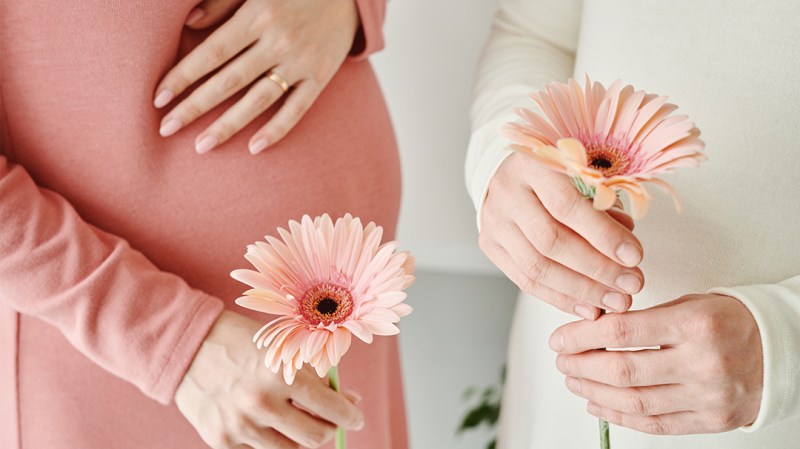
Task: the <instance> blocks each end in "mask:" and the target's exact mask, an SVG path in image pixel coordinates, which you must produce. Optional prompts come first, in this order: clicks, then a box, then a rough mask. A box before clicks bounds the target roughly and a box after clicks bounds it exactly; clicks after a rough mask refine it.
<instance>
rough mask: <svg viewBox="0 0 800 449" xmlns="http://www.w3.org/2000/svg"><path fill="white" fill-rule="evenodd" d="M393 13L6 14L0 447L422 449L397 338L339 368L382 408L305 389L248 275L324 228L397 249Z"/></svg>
mask: <svg viewBox="0 0 800 449" xmlns="http://www.w3.org/2000/svg"><path fill="white" fill-rule="evenodd" d="M384 10H385V2H384V1H383V0H357V1H355V2H354V1H353V0H335V1H327V2H316V1H312V0H309V1H303V2H298V1H294V2H290V1H285V2H284V1H281V0H273V1H257V0H249V1H247V2H244V3H243V4H242V2H241V1H235V0H234V1H231V2H220V1H211V0H209V1H207V2H204V3H203V4H200V5H198V4H197V0H194V1H193V0H185V1H183V0H178V1H173V2H160V1H152V0H132V1H112V2H92V1H86V0H68V1H64V2H48V1H44V0H32V1H28V2H14V1H11V0H0V51H1V52H2V53H0V94H1V96H0V113H2V133H1V134H0V136H2V147H0V148H1V150H2V154H1V155H0V230H2V231H0V447H2V448H3V449H19V448H24V449H44V448H54V447H63V448H88V449H91V448H137V449H138V448H162V447H163V448H199V447H206V444H207V445H210V446H212V447H214V448H228V447H253V448H259V449H260V448H288V447H298V444H302V445H303V446H311V447H316V446H319V445H321V444H326V446H325V447H332V443H330V442H327V441H329V440H330V438H331V437H332V436H333V431H334V429H335V425H341V426H345V427H348V428H351V429H358V428H360V427H361V426H362V425H363V426H364V427H363V429H362V430H360V431H358V432H356V431H353V432H349V434H348V443H349V445H350V447H351V448H387V449H389V448H405V447H407V442H406V430H405V415H404V413H405V412H404V409H403V397H402V385H401V380H400V370H399V360H398V351H397V343H396V340H395V338H394V337H392V338H382V339H375V341H374V342H373V343H372V344H371V345H369V346H367V345H365V344H363V343H361V342H360V341H356V339H354V341H353V345H352V347H351V349H350V354H349V355H348V357H347V358H345V359H344V360H343V361H342V363H341V365H340V374H341V376H342V380H343V386H344V388H345V389H347V388H348V387H350V388H352V389H355V390H357V392H358V395H360V396H361V398H359V396H358V395H355V394H348V395H347V396H346V397H347V399H345V396H344V395H339V394H336V393H334V392H332V390H330V389H329V388H327V387H326V386H325V384H324V382H323V381H321V380H320V379H318V378H317V377H316V375H315V374H313V372H311V370H304V371H301V373H303V372H305V373H306V375H298V378H297V379H296V380H295V383H294V384H293V385H292V386H291V387H288V386H286V385H285V383H283V381H282V380H281V378H280V376H279V375H273V374H272V372H270V371H269V370H268V369H266V368H265V367H264V366H263V358H262V357H263V353H260V352H259V351H258V350H257V349H256V348H255V347H254V345H253V344H252V341H251V337H252V334H253V332H254V331H255V330H256V329H257V328H258V327H260V323H259V322H257V321H255V320H256V319H258V320H263V319H264V317H263V316H261V317H258V316H256V315H255V314H251V313H249V312H248V311H246V310H243V309H241V308H238V307H236V306H235V305H234V303H233V299H235V298H237V297H238V296H239V295H240V293H241V292H242V291H243V287H244V286H243V285H242V284H240V283H238V282H236V281H234V280H233V279H231V278H230V276H229V273H230V272H231V271H232V270H234V269H237V268H245V267H247V262H246V261H245V260H244V258H243V257H242V255H243V254H244V252H245V249H246V245H247V244H248V243H250V242H253V241H256V240H262V239H263V236H264V234H271V235H275V234H276V228H277V227H279V226H283V227H285V226H286V224H287V221H288V220H290V219H299V218H300V217H301V216H302V215H303V214H309V215H311V216H312V217H313V216H316V215H321V214H323V213H326V212H327V213H329V214H330V215H331V216H333V217H338V216H342V215H344V214H345V213H346V212H350V213H352V214H353V215H355V216H359V217H361V218H362V220H364V221H365V222H369V221H374V222H376V223H377V224H378V225H382V226H383V227H384V231H385V238H387V239H391V238H392V236H393V234H394V230H395V224H396V220H397V214H398V206H399V197H400V173H399V162H398V155H397V149H396V144H395V140H394V134H393V131H392V127H391V123H390V121H389V116H388V114H387V111H386V107H385V104H384V101H383V98H382V96H381V93H380V90H379V87H378V84H377V81H376V79H375V76H374V73H373V71H372V68H371V66H370V63H369V62H368V61H367V60H366V58H367V56H368V55H369V54H370V53H372V52H374V51H376V50H379V49H380V48H381V47H382V36H381V31H380V29H381V23H382V20H383V14H384ZM234 11H235V12H234ZM220 24H222V25H220ZM215 30H216V31H215ZM212 32H213V34H212ZM201 43H202V44H201ZM193 50H195V51H193ZM179 61H180V62H179ZM176 62H178V64H177V65H176ZM217 68H219V71H218V72H217V73H216V74H212V75H211V76H210V77H205V76H206V75H207V74H210V73H211V72H213V71H214V70H215V69H217ZM248 86H250V87H248ZM290 86H291V87H290ZM287 89H288V92H287ZM154 103H155V105H154ZM265 110H266V113H264V111H265ZM159 130H160V133H159ZM248 150H249V151H248ZM198 153H203V154H198ZM251 153H253V154H251ZM245 288H246V287H245ZM353 403H358V407H355V406H354V405H353ZM293 404H298V405H300V406H301V407H302V408H303V409H305V410H302V411H301V409H300V408H296V407H294V406H293ZM309 412H311V413H309ZM364 417H366V420H365V419H364ZM326 442H327V443H326Z"/></svg>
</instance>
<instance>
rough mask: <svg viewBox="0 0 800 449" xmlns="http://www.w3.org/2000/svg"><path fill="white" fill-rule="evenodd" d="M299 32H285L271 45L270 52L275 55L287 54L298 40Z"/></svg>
mask: <svg viewBox="0 0 800 449" xmlns="http://www.w3.org/2000/svg"><path fill="white" fill-rule="evenodd" d="M300 35H301V33H300V31H299V30H287V31H285V32H284V33H283V34H282V35H281V36H280V37H278V38H277V39H275V41H274V42H273V44H272V51H274V52H275V53H277V54H283V53H287V52H288V51H289V50H291V49H292V47H294V45H295V44H296V43H297V41H299V40H300Z"/></svg>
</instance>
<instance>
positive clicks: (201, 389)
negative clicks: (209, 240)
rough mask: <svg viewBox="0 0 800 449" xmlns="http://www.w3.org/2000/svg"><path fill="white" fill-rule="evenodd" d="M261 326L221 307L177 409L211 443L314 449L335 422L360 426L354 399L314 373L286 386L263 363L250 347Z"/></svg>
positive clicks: (217, 446) (300, 374)
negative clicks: (222, 309)
mask: <svg viewBox="0 0 800 449" xmlns="http://www.w3.org/2000/svg"><path fill="white" fill-rule="evenodd" d="M260 327H261V324H259V323H258V322H256V321H253V320H251V319H249V318H246V317H244V316H242V315H239V314H236V313H233V312H228V311H226V312H223V313H222V315H221V316H220V317H219V319H218V320H217V323H216V324H215V325H214V327H213V328H212V330H211V332H210V333H209V335H208V337H206V339H205V341H204V342H203V345H202V346H201V348H200V350H199V351H198V353H197V355H196V356H195V358H194V361H193V362H192V365H191V367H190V368H189V371H188V372H187V373H186V375H185V376H184V378H183V381H182V382H181V384H180V386H179V387H178V390H177V391H176V392H175V403H176V404H177V406H178V409H179V410H180V411H181V413H183V415H184V416H185V417H186V419H187V420H188V421H189V423H191V424H192V426H194V428H195V429H197V432H198V433H199V434H200V436H201V437H202V438H203V440H204V441H205V442H206V443H207V444H208V445H209V446H211V447H212V448H214V449H222V448H229V447H233V446H236V445H238V444H246V445H248V446H250V447H252V448H254V449H262V448H263V449H267V448H269V449H273V448H287V449H288V448H292V449H296V448H297V447H298V444H301V445H303V446H305V447H319V446H320V445H322V444H323V443H325V442H327V441H330V440H331V439H333V437H334V435H335V434H336V426H341V427H344V428H347V429H358V428H359V427H360V426H363V423H364V417H363V415H362V414H361V412H360V411H359V410H358V408H356V407H355V405H353V402H356V399H355V398H354V397H350V398H347V397H346V396H345V395H343V394H339V393H336V392H335V391H333V390H331V389H330V387H328V384H327V382H325V381H324V380H322V379H320V378H319V377H318V376H317V375H316V374H314V373H313V371H312V370H299V371H298V373H297V376H296V378H295V379H294V382H293V383H292V385H287V384H286V382H285V381H284V379H283V376H281V375H280V374H275V373H273V372H271V371H270V370H269V369H268V368H267V367H266V366H264V361H263V353H262V352H261V351H259V350H258V349H257V348H256V347H255V345H253V344H252V338H253V334H254V333H255V332H256V331H257V330H258V329H259V328H260ZM293 402H294V403H296V404H298V405H300V406H302V407H303V408H304V409H305V410H308V411H310V412H312V413H313V414H314V415H316V416H312V415H311V414H309V413H307V412H306V411H304V410H301V409H299V408H298V407H296V406H295V405H293V404H292V403H293Z"/></svg>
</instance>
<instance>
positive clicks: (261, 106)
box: [250, 81, 275, 113]
mask: <svg viewBox="0 0 800 449" xmlns="http://www.w3.org/2000/svg"><path fill="white" fill-rule="evenodd" d="M270 82H271V81H270ZM274 102H275V95H274V94H272V93H270V92H256V93H255V95H253V99H252V100H251V103H250V104H251V107H252V108H253V110H255V111H258V112H259V113H260V112H263V111H266V110H267V109H269V107H270V106H272V103H274Z"/></svg>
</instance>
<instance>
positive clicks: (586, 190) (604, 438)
mask: <svg viewBox="0 0 800 449" xmlns="http://www.w3.org/2000/svg"><path fill="white" fill-rule="evenodd" d="M572 184H573V185H575V187H577V188H578V191H579V192H581V194H582V195H583V196H585V197H586V198H589V199H594V196H595V194H596V192H597V188H596V187H594V186H592V187H590V186H588V185H586V183H585V182H583V179H581V178H579V177H575V178H572ZM617 198H619V192H617ZM604 313H606V311H605V310H603V309H600V315H602V314H604ZM608 428H609V425H608V422H607V421H605V420H603V419H600V449H611V439H610V437H609V435H608Z"/></svg>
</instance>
